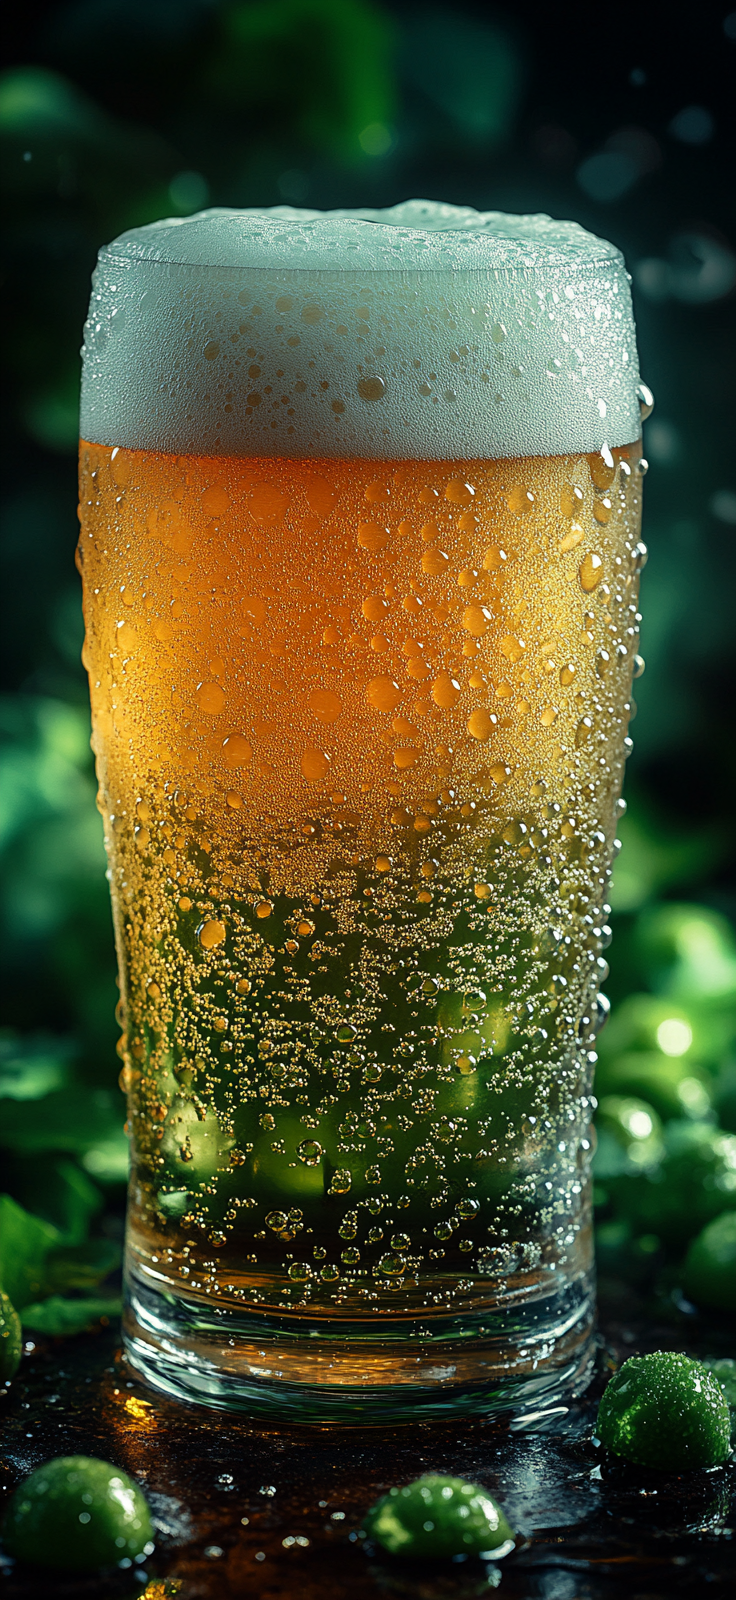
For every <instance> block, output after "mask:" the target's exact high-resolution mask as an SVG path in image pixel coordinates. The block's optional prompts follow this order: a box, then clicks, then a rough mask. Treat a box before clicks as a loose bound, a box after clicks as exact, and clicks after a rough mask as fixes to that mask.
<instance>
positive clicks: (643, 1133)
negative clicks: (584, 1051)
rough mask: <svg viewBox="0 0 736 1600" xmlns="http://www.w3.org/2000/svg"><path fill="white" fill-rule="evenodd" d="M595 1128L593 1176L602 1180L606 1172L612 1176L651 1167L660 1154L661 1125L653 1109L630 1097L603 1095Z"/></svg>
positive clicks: (661, 1147)
mask: <svg viewBox="0 0 736 1600" xmlns="http://www.w3.org/2000/svg"><path fill="white" fill-rule="evenodd" d="M596 1127H597V1129H598V1152H597V1154H596V1158H595V1167H594V1171H595V1174H596V1177H598V1176H603V1177H604V1178H605V1177H606V1176H608V1175H609V1169H610V1172H611V1173H613V1174H616V1173H619V1172H626V1171H637V1170H638V1171H641V1170H642V1169H643V1168H645V1167H651V1166H655V1165H656V1163H657V1162H658V1161H660V1160H661V1158H662V1156H663V1154H664V1144H663V1141H662V1124H661V1122H660V1120H659V1117H658V1116H657V1113H656V1111H655V1109H654V1106H650V1105H648V1103H647V1101H646V1100H639V1099H637V1098H636V1097H635V1096H634V1095H620V1094H607V1095H604V1096H603V1099H602V1100H601V1101H600V1102H599V1105H598V1111H597V1114H596ZM607 1144H608V1146H609V1148H608V1150H607V1149H606V1145H607ZM606 1156H607V1158H608V1165H607V1166H606V1165H605V1161H606ZM601 1169H603V1170H601Z"/></svg>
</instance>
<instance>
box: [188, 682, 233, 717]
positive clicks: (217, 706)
mask: <svg viewBox="0 0 736 1600" xmlns="http://www.w3.org/2000/svg"><path fill="white" fill-rule="evenodd" d="M194 698H195V700H196V702H197V705H198V707H199V710H200V711H204V713H205V716H208V717H217V716H219V714H220V712H221V711H222V708H223V706H224V704H225V691H224V689H221V688H220V685H219V683H199V684H198V685H197V688H196V690H195V695H194Z"/></svg>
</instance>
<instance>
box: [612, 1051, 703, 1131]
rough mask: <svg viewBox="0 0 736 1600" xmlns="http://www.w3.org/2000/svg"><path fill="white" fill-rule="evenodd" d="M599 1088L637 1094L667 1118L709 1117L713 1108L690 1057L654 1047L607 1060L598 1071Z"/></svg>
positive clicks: (665, 1119) (619, 1093)
mask: <svg viewBox="0 0 736 1600" xmlns="http://www.w3.org/2000/svg"><path fill="white" fill-rule="evenodd" d="M596 1092H597V1093H598V1094H600V1095H602V1096H608V1095H614V1094H616V1095H636V1096H638V1098H639V1099H641V1100H645V1101H646V1102H647V1104H648V1105H651V1106H653V1107H654V1109H655V1111H657V1112H658V1113H659V1116H660V1117H661V1118H662V1120H663V1121H664V1122H668V1121H669V1120H670V1118H671V1117H705V1116H707V1114H708V1111H709V1110H710V1095H709V1093H708V1088H707V1084H706V1083H705V1082H703V1079H702V1077H701V1076H700V1073H699V1069H698V1068H697V1067H695V1068H694V1067H692V1066H690V1065H689V1064H688V1061H687V1060H683V1059H681V1058H680V1059H678V1058H676V1057H674V1058H668V1057H667V1056H663V1055H661V1054H658V1053H656V1052H654V1051H632V1052H631V1054H629V1055H623V1056H619V1057H617V1058H616V1059H615V1060H614V1061H607V1062H606V1064H605V1066H604V1067H602V1068H601V1070H600V1071H599V1072H598V1071H597V1072H596Z"/></svg>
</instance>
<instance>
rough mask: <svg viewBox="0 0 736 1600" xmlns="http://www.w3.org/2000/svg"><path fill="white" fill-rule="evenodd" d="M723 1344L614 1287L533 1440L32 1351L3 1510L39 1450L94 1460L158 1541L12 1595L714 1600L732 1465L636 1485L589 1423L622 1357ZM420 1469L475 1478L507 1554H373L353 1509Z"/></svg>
mask: <svg viewBox="0 0 736 1600" xmlns="http://www.w3.org/2000/svg"><path fill="white" fill-rule="evenodd" d="M734 1342H736V1341H734ZM728 1344H729V1331H728V1329H726V1328H725V1327H724V1325H722V1324H721V1325H715V1326H711V1327H708V1326H703V1324H702V1323H697V1322H695V1323H693V1321H692V1319H691V1320H690V1321H689V1322H688V1319H687V1317H684V1318H683V1319H682V1321H681V1323H680V1325H679V1326H678V1324H677V1322H676V1321H675V1322H672V1321H671V1320H666V1319H665V1320H664V1322H662V1323H660V1324H659V1325H658V1323H657V1321H656V1319H655V1320H654V1321H653V1320H652V1317H651V1312H650V1314H649V1316H648V1317H647V1316H645V1315H644V1314H643V1311H642V1308H641V1307H639V1306H637V1304H636V1303H634V1302H633V1301H631V1299H630V1298H629V1300H627V1299H626V1295H625V1291H622V1293H621V1294H617V1293H616V1292H615V1289H614V1290H613V1291H611V1290H610V1289H609V1293H608V1296H607V1298H604V1300H603V1303H602V1307H601V1345H600V1352H599V1360H598V1367H597V1372H596V1377H595V1380H594V1382H593V1384H592V1386H591V1388H590V1390H589V1391H588V1393H587V1394H586V1396H585V1397H584V1399H583V1400H581V1401H579V1402H577V1403H576V1404H574V1405H573V1406H572V1407H571V1408H570V1410H569V1412H568V1413H567V1415H566V1416H564V1417H562V1418H560V1419H558V1420H557V1421H556V1422H555V1423H554V1424H553V1425H551V1426H550V1425H548V1427H547V1431H545V1432H542V1433H524V1432H514V1431H513V1429H512V1430H509V1428H508V1427H507V1426H506V1425H499V1424H495V1423H473V1424H462V1425H458V1426H449V1425H443V1426H436V1425H429V1424H420V1425H418V1426H417V1427H416V1428H413V1429H402V1430H396V1431H394V1432H391V1433H387V1432H384V1431H381V1432H375V1433H371V1432H368V1431H363V1432H355V1433H343V1434H338V1433H336V1432H335V1431H334V1430H332V1429H330V1430H327V1429H325V1430H318V1429H314V1430H309V1431H307V1430H303V1431H302V1430H283V1431H280V1432H275V1431H273V1430H266V1429H264V1428H262V1427H260V1426H254V1425H253V1424H251V1423H249V1422H248V1421H246V1420H243V1419H241V1418H239V1417H235V1416H232V1415H228V1414H224V1413H222V1412H215V1411H209V1410H205V1409H204V1408H193V1407H188V1406H183V1405H179V1404H176V1403H174V1402H172V1401H169V1400H164V1399H160V1398H158V1397H157V1396H156V1395H154V1394H153V1393H152V1392H151V1391H150V1390H146V1389H145V1388H144V1387H143V1385H141V1384H140V1383H139V1382H138V1381H137V1380H135V1379H133V1378H132V1377H131V1373H130V1371H129V1369H128V1367H127V1365H126V1362H125V1360H124V1358H122V1357H121V1353H120V1349H119V1342H118V1338H117V1335H116V1332H115V1330H112V1329H109V1330H102V1331H101V1332H98V1333H97V1334H93V1335H87V1336H85V1337H83V1338H79V1339H76V1340H71V1341H67V1342H64V1343H61V1342H53V1341H41V1340H39V1341H38V1343H37V1346H36V1348H35V1350H33V1351H31V1352H29V1353H28V1354H27V1355H26V1356H25V1358H24V1361H23V1363H22V1366H21V1370H20V1372H19V1374H18V1377H17V1378H16V1380H15V1382H14V1383H13V1385H12V1387H11V1389H10V1391H9V1392H8V1394H7V1396H6V1398H5V1399H4V1400H3V1402H2V1404H3V1407H4V1410H5V1419H4V1421H3V1425H2V1427H3V1432H2V1447H1V1449H2V1455H1V1457H0V1461H1V1465H2V1474H1V1477H0V1483H1V1484H2V1487H3V1490H4V1495H5V1498H7V1496H8V1495H9V1494H10V1493H11V1492H12V1490H13V1488H14V1487H15V1485H16V1484H17V1483H18V1482H19V1481H20V1479H21V1478H23V1477H24V1476H25V1474H27V1473H28V1472H30V1471H32V1470H33V1468H34V1467H36V1466H39V1465H40V1463H41V1462H42V1461H44V1460H47V1459H48V1458H49V1457H51V1456H56V1455H67V1454H76V1453H79V1454H84V1455H95V1456H101V1457H103V1458H105V1459H108V1460H111V1461H114V1462H115V1463H116V1464H118V1465H120V1466H122V1467H124V1468H125V1469H126V1470H127V1471H128V1472H130V1473H131V1474H132V1475H133V1476H134V1477H135V1478H137V1479H138V1480H139V1482H140V1483H141V1484H142V1486H143V1487H144V1489H145V1491H146V1493H147V1494H148V1497H149V1500H150V1503H151V1506H152V1508H153V1513H154V1517H155V1520H156V1524H157V1546H156V1551H155V1554H154V1555H153V1556H152V1557H151V1559H150V1560H149V1561H148V1563H147V1564H146V1567H145V1570H143V1569H140V1570H136V1569H135V1568H133V1569H130V1570H127V1571H124V1572H119V1573H117V1572H116V1573H114V1574H113V1575H112V1576H111V1577H110V1578H105V1577H99V1576H94V1577H91V1578H89V1577H85V1578H78V1577H67V1578H57V1577H56V1576H54V1575H52V1574H47V1573H41V1572H40V1570H37V1571H35V1572H32V1571H30V1569H25V1570H24V1571H23V1570H21V1569H20V1568H19V1567H12V1565H10V1564H9V1565H8V1566H7V1567H6V1574H5V1583H4V1588H5V1594H6V1596H7V1600H39V1597H41V1596H43V1600H72V1597H73V1600H108V1597H109V1600H133V1597H134V1596H139V1595H141V1594H142V1593H145V1594H146V1596H147V1600H163V1597H164V1596H165V1595H169V1594H174V1593H178V1595H179V1597H180V1600H204V1597H206V1600H230V1597H231V1596H247V1595H253V1596H258V1597H262V1600H291V1597H299V1600H379V1597H390V1596H406V1597H411V1600H444V1597H448V1600H450V1597H452V1600H470V1597H476V1596H482V1595H487V1594H490V1593H491V1591H492V1590H493V1589H494V1588H495V1587H497V1586H498V1587H500V1590H501V1592H502V1593H503V1595H504V1596H506V1597H507V1600H619V1597H620V1600H660V1597H662V1600H664V1597H665V1596H666V1597H667V1600H670V1597H688V1600H690V1597H693V1600H695V1597H697V1600H703V1597H704V1596H707V1595H711V1596H718V1595H723V1596H724V1597H725V1596H726V1595H727V1594H733V1593H734V1592H735V1591H734V1583H735V1580H736V1529H734V1526H733V1525H734V1522H736V1515H735V1513H736V1507H734V1504H733V1495H734V1485H735V1480H736V1471H735V1470H734V1467H733V1465H730V1466H726V1467H722V1468H718V1469H715V1470H713V1471H711V1472H698V1473H690V1474H687V1475H683V1476H681V1477H678V1476H674V1475H673V1476H670V1475H665V1474H652V1473H650V1474H643V1473H636V1472H635V1471H634V1470H633V1469H628V1468H623V1467H621V1466H618V1465H616V1464H615V1463H611V1462H610V1461H609V1462H606V1460H605V1458H604V1457H603V1454H602V1452H601V1451H600V1449H599V1448H598V1447H597V1446H596V1445H595V1444H594V1443H593V1431H594V1430H593V1424H594V1421H595V1415H596V1407H597V1402H598V1398H599V1395H600V1393H601V1389H602V1387H603V1384H604V1382H605V1378H606V1374H607V1371H609V1370H610V1369H611V1367H612V1366H614V1365H618V1364H619V1363H620V1362H621V1361H622V1360H624V1359H625V1358H626V1357H627V1356H628V1355H631V1354H635V1353H637V1352H643V1351H644V1350H651V1349H658V1348H668V1349H675V1348H678V1349H686V1350H689V1351H690V1352H691V1353H693V1354H708V1353H710V1354H715V1355H723V1354H728V1353H731V1354H733V1353H734V1352H733V1350H731V1351H730V1352H729V1349H728ZM427 1471H440V1472H449V1473H455V1474H458V1475H459V1476H462V1477H465V1478H469V1479H471V1480H473V1481H477V1482H479V1483H482V1484H483V1485H485V1486H486V1487H487V1488H488V1489H489V1490H490V1491H491V1493H492V1494H494V1495H495V1496H496V1497H497V1498H498V1499H499V1500H500V1502H501V1504H502V1505H503V1506H504V1509H505V1510H506V1513H507V1515H508V1517H509V1520H510V1522H511V1523H512V1526H514V1527H515V1528H516V1529H517V1530H518V1531H519V1533H520V1534H521V1535H522V1538H523V1542H522V1543H521V1544H520V1547H519V1548H518V1549H517V1550H516V1551H515V1552H514V1553H513V1554H512V1555H511V1556H509V1557H507V1558H506V1559H505V1560H504V1561H503V1562H502V1563H499V1564H498V1565H497V1566H495V1567H494V1566H493V1565H491V1564H489V1563H484V1562H480V1561H471V1560H463V1561H461V1562H458V1563H447V1564H446V1565H445V1566H444V1567H443V1566H442V1564H439V1563H435V1564H434V1565H433V1566H427V1567H424V1566H421V1567H420V1566H414V1565H411V1566H409V1565H407V1564H406V1563H401V1564H400V1563H398V1562H392V1561H390V1560H389V1559H387V1558H384V1557H382V1556H381V1554H380V1552H379V1551H377V1550H373V1549H371V1547H370V1546H369V1545H367V1543H366V1541H364V1540H363V1539H362V1538H361V1537H360V1534H359V1530H360V1527H361V1522H362V1518H363V1515H364V1513H365V1511H366V1509H367V1507H368V1506H370V1505H371V1503H372V1502H373V1501H374V1500H375V1499H376V1498H377V1497H378V1495H380V1494H381V1493H382V1492H384V1491H385V1490H386V1489H387V1488H388V1487H389V1486H390V1485H391V1484H393V1483H400V1482H406V1481H408V1480H409V1479H411V1478H414V1477H417V1476H418V1475H419V1474H420V1473H422V1472H427ZM166 1579H168V1580H170V1582H169V1583H165V1582H164V1581H163V1580H166ZM173 1580H177V1581H173Z"/></svg>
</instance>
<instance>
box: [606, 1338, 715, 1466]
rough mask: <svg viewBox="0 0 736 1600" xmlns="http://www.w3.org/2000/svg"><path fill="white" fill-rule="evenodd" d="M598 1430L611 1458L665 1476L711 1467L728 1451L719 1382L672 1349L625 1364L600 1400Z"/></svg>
mask: <svg viewBox="0 0 736 1600" xmlns="http://www.w3.org/2000/svg"><path fill="white" fill-rule="evenodd" d="M597 1431H598V1437H599V1438H600V1440H601V1443H602V1444H604V1445H606V1446H607V1448H608V1449H609V1450H612V1451H613V1452H614V1454H615V1455H618V1456H624V1457H625V1458H626V1460H627V1461H633V1462H636V1464H637V1465H638V1466H642V1467H659V1468H660V1469H661V1470H662V1471H664V1472H689V1471H692V1470H693V1469H694V1468H697V1467H715V1466H717V1465H718V1464H719V1462H721V1461H725V1459H726V1456H727V1455H728V1453H729V1449H730V1432H731V1429H730V1417H729V1410H728V1404H727V1401H726V1398H725V1396H724V1393H723V1390H722V1389H721V1387H720V1384H719V1383H718V1382H717V1381H716V1379H715V1378H714V1377H713V1375H712V1374H711V1373H710V1372H708V1371H707V1369H706V1368H705V1367H704V1366H703V1364H702V1362H700V1361H693V1360H691V1358H690V1357H689V1356H683V1355H680V1354H678V1353H677V1352H676V1351H672V1350H657V1351H655V1352H654V1353H653V1354H652V1355H648V1356H632V1357H631V1359H630V1360H629V1361H625V1362H624V1364H623V1366H622V1368H621V1370H620V1372H617V1373H616V1375H615V1377H613V1378H612V1379H611V1381H610V1383H609V1385H608V1388H607V1389H606V1391H605V1394H604V1396H603V1399H602V1400H601V1403H600V1407H599V1410H598V1425H597Z"/></svg>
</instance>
